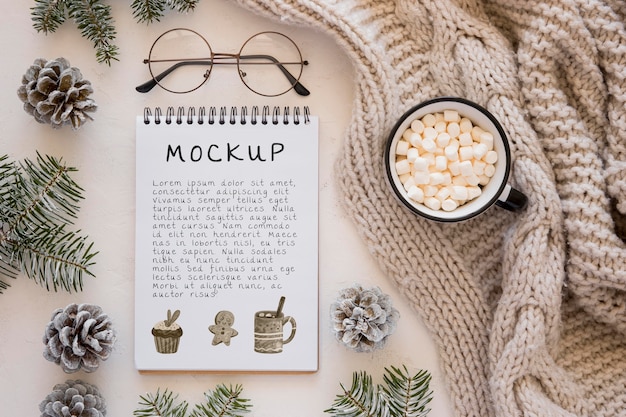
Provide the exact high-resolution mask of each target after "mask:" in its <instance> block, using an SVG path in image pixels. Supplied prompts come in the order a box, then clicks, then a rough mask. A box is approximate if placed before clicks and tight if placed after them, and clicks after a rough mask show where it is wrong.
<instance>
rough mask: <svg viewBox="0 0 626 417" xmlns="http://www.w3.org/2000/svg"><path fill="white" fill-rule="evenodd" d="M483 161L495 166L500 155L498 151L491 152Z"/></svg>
mask: <svg viewBox="0 0 626 417" xmlns="http://www.w3.org/2000/svg"><path fill="white" fill-rule="evenodd" d="M483 160H484V161H485V162H486V163H488V164H495V163H496V161H497V160H498V153H497V152H496V151H489V152H487V153H486V154H485V156H484V157H483Z"/></svg>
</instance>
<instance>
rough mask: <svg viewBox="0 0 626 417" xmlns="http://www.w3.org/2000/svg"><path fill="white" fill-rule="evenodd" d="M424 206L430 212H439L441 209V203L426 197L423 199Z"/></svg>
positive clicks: (433, 198)
mask: <svg viewBox="0 0 626 417" xmlns="http://www.w3.org/2000/svg"><path fill="white" fill-rule="evenodd" d="M424 205H425V206H426V207H428V208H429V209H431V210H439V209H440V208H441V201H439V200H437V199H436V198H435V197H428V198H425V199H424Z"/></svg>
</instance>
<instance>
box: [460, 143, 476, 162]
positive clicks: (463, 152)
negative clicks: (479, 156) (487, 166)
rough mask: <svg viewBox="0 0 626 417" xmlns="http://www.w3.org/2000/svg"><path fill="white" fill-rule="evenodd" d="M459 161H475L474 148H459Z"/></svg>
mask: <svg viewBox="0 0 626 417" xmlns="http://www.w3.org/2000/svg"><path fill="white" fill-rule="evenodd" d="M459 159H460V160H461V161H469V160H470V159H474V148H473V147H472V146H461V147H460V148H459Z"/></svg>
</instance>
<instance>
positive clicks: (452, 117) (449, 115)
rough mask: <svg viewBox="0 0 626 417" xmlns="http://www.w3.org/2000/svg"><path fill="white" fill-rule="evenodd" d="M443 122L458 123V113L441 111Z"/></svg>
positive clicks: (459, 118)
mask: <svg viewBox="0 0 626 417" xmlns="http://www.w3.org/2000/svg"><path fill="white" fill-rule="evenodd" d="M443 120H445V121H446V122H448V123H449V122H458V121H459V120H461V117H460V116H459V112H458V111H456V110H444V111H443Z"/></svg>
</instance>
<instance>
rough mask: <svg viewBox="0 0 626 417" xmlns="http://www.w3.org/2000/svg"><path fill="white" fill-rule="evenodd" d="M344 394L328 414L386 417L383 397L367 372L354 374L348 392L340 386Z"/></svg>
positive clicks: (348, 416) (353, 416)
mask: <svg viewBox="0 0 626 417" xmlns="http://www.w3.org/2000/svg"><path fill="white" fill-rule="evenodd" d="M340 386H341V389H342V391H343V394H340V395H337V398H336V399H335V402H334V404H333V406H332V407H331V408H329V409H327V410H324V412H326V413H331V414H332V415H333V416H336V417H384V416H387V412H386V411H385V409H384V406H383V405H384V404H383V401H384V399H383V397H382V395H381V393H380V390H379V389H378V387H376V386H375V385H374V384H373V382H372V377H371V376H370V375H368V374H367V373H366V372H365V371H361V372H354V374H353V375H352V386H351V387H350V389H349V390H347V389H346V388H345V387H344V385H343V384H340Z"/></svg>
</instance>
